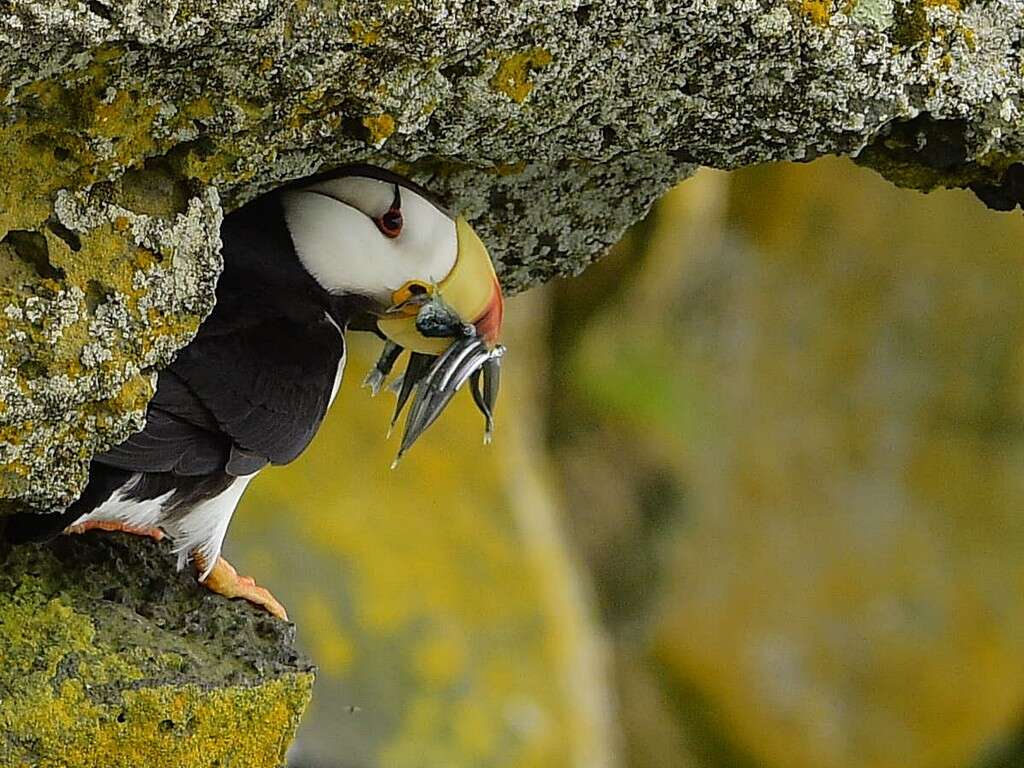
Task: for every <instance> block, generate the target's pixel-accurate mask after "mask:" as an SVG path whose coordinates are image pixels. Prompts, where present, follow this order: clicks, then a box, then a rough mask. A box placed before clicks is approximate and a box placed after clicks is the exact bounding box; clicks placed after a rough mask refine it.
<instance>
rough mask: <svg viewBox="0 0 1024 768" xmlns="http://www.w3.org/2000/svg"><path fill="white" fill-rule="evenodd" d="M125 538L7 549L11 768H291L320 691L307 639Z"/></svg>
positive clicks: (0, 632) (4, 627)
mask: <svg viewBox="0 0 1024 768" xmlns="http://www.w3.org/2000/svg"><path fill="white" fill-rule="evenodd" d="M166 550H167V548H166V547H160V546H159V545H157V544H155V543H154V542H150V541H148V540H140V539H138V538H137V537H125V536H122V535H92V534H90V535H85V536H75V537H61V538H59V539H57V540H55V541H54V542H52V543H50V544H47V545H35V546H23V547H18V548H16V549H13V550H12V549H9V548H4V547H3V546H2V545H0V765H5V766H15V765H32V766H38V767H39V768H65V767H66V766H75V768H122V767H123V768H139V767H140V766H147V768H191V767H192V766H197V767H198V766H210V765H244V766H246V767H247V768H264V767H266V768H270V767H271V766H278V765H281V764H282V763H283V761H284V756H285V750H286V749H287V748H288V745H289V744H290V743H291V739H292V736H293V734H294V732H295V728H296V726H297V724H298V720H299V717H300V716H301V714H302V712H303V710H304V709H305V707H306V704H307V703H308V700H309V696H310V691H311V687H312V683H313V674H312V668H311V667H310V664H309V663H308V662H307V661H306V660H305V659H303V658H301V657H300V656H299V655H298V654H297V653H296V652H295V651H294V649H293V647H292V640H293V633H294V630H293V628H292V627H291V625H288V624H285V623H284V622H280V621H277V620H276V619H273V618H271V617H269V616H267V615H266V614H264V613H262V612H260V611H259V610H257V609H255V608H253V607H252V606H250V605H248V604H246V603H241V602H229V601H226V600H224V599H223V598H221V597H218V596H215V595H213V594H211V593H208V592H206V591H205V590H202V589H199V588H197V586H196V584H195V580H194V579H193V578H192V577H190V576H188V575H185V574H180V575H175V573H174V558H173V556H172V555H171V554H170V553H169V551H166Z"/></svg>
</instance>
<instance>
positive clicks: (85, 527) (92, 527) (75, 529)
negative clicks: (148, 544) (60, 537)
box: [64, 520, 164, 541]
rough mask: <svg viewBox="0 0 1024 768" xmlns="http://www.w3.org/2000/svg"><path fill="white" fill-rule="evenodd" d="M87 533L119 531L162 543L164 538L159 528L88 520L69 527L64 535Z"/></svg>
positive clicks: (111, 521)
mask: <svg viewBox="0 0 1024 768" xmlns="http://www.w3.org/2000/svg"><path fill="white" fill-rule="evenodd" d="M86 531H119V532H120V533H130V534H132V535H134V536H148V537H149V538H151V539H153V540H154V541H160V540H161V539H162V538H163V537H164V532H163V531H162V530H160V529H159V528H143V527H141V526H138V525H128V524H127V523H117V522H114V521H113V520H87V521H86V522H84V523H78V524H77V525H69V526H68V527H67V528H65V529H64V533H85V532H86Z"/></svg>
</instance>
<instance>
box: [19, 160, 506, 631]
mask: <svg viewBox="0 0 1024 768" xmlns="http://www.w3.org/2000/svg"><path fill="white" fill-rule="evenodd" d="M221 240H222V243H223V257H224V269H223V272H222V273H221V275H220V278H219V280H218V283H217V289H216V305H215V307H214V309H213V311H212V313H211V314H210V315H209V317H207V318H206V320H205V321H204V322H203V323H202V324H201V325H200V327H199V330H198V333H197V335H196V337H195V338H194V339H193V340H192V342H191V343H189V344H188V345H187V346H186V347H185V348H184V349H182V350H181V351H180V352H179V353H178V355H177V357H176V359H175V360H174V362H172V363H171V364H170V365H169V366H168V367H166V368H164V369H163V370H161V371H160V372H159V374H158V377H157V387H156V393H155V395H154V396H153V398H152V400H151V401H150V403H149V406H148V409H147V413H146V426H145V428H144V429H143V430H142V431H141V432H139V433H137V434H134V435H132V436H131V437H129V438H128V439H127V440H125V441H124V442H123V443H121V444H119V445H117V446H114V447H113V448H111V449H110V450H108V451H106V452H104V453H101V454H98V455H96V456H95V457H94V458H93V460H92V463H91V465H90V471H89V480H88V483H87V485H86V487H85V489H84V491H83V493H82V494H81V496H80V497H79V499H78V500H77V501H75V502H74V503H72V504H71V505H70V506H69V507H68V508H67V510H65V511H64V512H63V513H62V514H56V515H34V514H23V515H16V516H15V519H14V520H13V521H11V523H10V525H9V527H8V530H7V537H8V538H9V539H12V540H14V541H19V540H20V541H24V540H27V539H33V538H41V537H46V536H48V535H53V534H55V533H59V532H61V531H64V532H66V533H81V532H84V531H88V530H92V529H101V530H117V531H126V532H129V533H136V534H141V535H147V536H152V537H154V538H158V539H159V538H163V537H164V536H167V537H169V538H170V539H171V541H172V543H173V547H174V552H175V553H176V554H177V558H178V560H177V564H178V569H179V570H181V569H183V568H185V567H186V566H187V565H189V564H192V565H193V566H194V568H195V570H196V574H197V577H198V580H199V582H200V583H202V584H204V585H205V586H206V587H208V588H209V589H211V590H213V591H214V592H217V593H219V594H222V595H225V596H227V597H239V598H244V599H246V600H248V601H250V602H252V603H254V604H256V605H259V606H262V607H263V608H265V609H266V610H267V611H269V612H270V613H272V614H274V615H275V616H278V617H280V618H282V619H286V618H287V615H286V613H285V609H284V607H283V606H282V605H281V604H280V603H279V602H278V601H277V600H276V599H275V598H274V596H273V595H272V594H271V593H270V592H269V591H268V590H266V589H263V588H261V587H259V586H257V585H256V584H255V583H254V581H253V580H252V579H251V578H246V577H242V576H239V575H238V573H237V572H236V571H235V569H234V568H233V567H232V566H231V565H230V564H229V563H228V562H227V561H226V560H225V559H224V558H223V557H221V554H220V553H221V547H222V543H223V541H224V537H225V535H226V533H227V530H228V525H229V524H230V522H231V518H232V515H233V514H234V511H235V507H236V506H237V504H238V502H239V499H240V498H241V496H242V494H243V492H244V491H245V488H246V486H247V485H248V483H249V482H250V481H251V480H252V478H253V477H254V476H255V475H256V474H257V473H258V472H260V471H261V470H262V469H264V468H265V467H266V466H268V465H271V464H287V463H288V462H290V461H292V460H293V459H295V458H296V457H297V456H299V454H301V453H302V452H303V451H304V450H305V449H306V447H307V446H308V445H309V443H310V441H311V440H312V439H313V437H314V435H316V432H317V430H318V429H319V427H320V424H321V422H322V421H323V418H324V415H325V413H326V412H327V409H328V407H329V406H330V405H331V403H332V402H333V400H334V397H335V395H336V394H337V392H338V387H339V385H340V383H341V377H342V374H343V372H344V368H345V334H346V333H347V332H349V331H355V330H362V331H371V332H373V333H376V334H377V335H378V336H380V337H381V338H382V339H383V340H384V341H385V344H384V349H383V352H382V354H381V356H380V359H379V361H378V362H377V364H376V366H375V367H374V368H373V369H372V370H371V371H370V374H369V376H367V379H366V384H367V385H368V386H369V387H370V388H371V389H372V391H373V393H374V394H376V393H377V391H378V390H379V389H380V388H381V386H382V385H383V383H384V381H385V379H386V377H387V376H388V375H389V373H390V372H391V370H392V368H393V366H394V365H395V364H396V362H397V361H398V359H399V358H400V356H401V355H402V354H403V352H406V351H408V352H409V358H408V363H407V365H406V368H405V372H404V373H403V374H401V375H400V376H398V377H397V378H396V379H395V380H394V381H393V382H392V388H393V389H394V391H395V392H396V394H397V397H398V402H397V406H396V408H395V414H394V417H393V419H392V426H394V425H395V422H396V421H397V420H398V418H399V416H400V415H401V413H402V412H403V409H404V408H405V406H406V405H407V404H409V408H408V415H407V417H406V422H405V426H404V432H403V435H402V439H401V445H400V448H399V452H398V456H399V457H401V455H402V454H403V453H405V452H406V451H407V450H408V449H409V448H410V446H411V445H412V444H413V443H414V442H415V441H416V439H417V438H418V437H419V436H420V435H421V434H423V432H424V430H426V429H427V427H429V426H430V424H431V423H433V421H434V420H435V419H436V418H437V417H438V415H439V414H440V413H441V411H442V410H443V409H444V408H445V406H446V405H447V404H448V402H450V400H451V398H452V397H453V395H454V394H455V392H456V391H457V390H458V389H459V388H460V387H462V385H463V384H465V383H466V382H467V381H468V382H469V383H470V390H471V392H472V394H473V399H474V401H475V402H476V404H477V406H478V407H479V408H480V410H481V411H482V412H483V414H484V417H485V420H486V426H485V440H489V438H490V434H491V429H492V412H493V408H494V404H495V400H496V397H497V391H498V381H499V376H498V374H499V370H500V369H499V364H500V361H501V357H502V355H503V353H504V347H503V346H501V345H500V344H499V343H498V340H499V335H500V332H501V326H502V314H503V299H502V293H501V288H500V285H499V283H498V279H497V277H496V275H495V271H494V267H493V265H492V263H491V259H490V256H489V255H488V252H487V249H486V248H485V247H484V244H483V243H482V241H481V240H480V238H479V237H478V236H477V234H476V233H475V232H474V231H473V229H472V228H471V227H470V225H469V224H468V223H467V222H466V220H465V219H463V218H462V217H457V216H454V215H452V214H451V213H450V212H449V211H447V210H446V209H445V208H444V207H443V206H441V205H440V204H439V203H438V202H437V201H436V200H435V199H434V198H433V197H432V196H431V195H430V194H428V193H427V192H426V191H425V190H423V189H422V188H420V187H418V186H416V185H415V184H413V183H412V182H411V181H409V180H408V179H405V178H403V177H401V176H399V175H396V174H394V173H391V172H389V171H387V170H384V169H382V168H377V167H372V166H365V165H360V166H346V167H343V168H340V169H336V170H334V171H331V172H328V173H325V174H320V175H317V176H312V177H309V178H305V179H301V180H299V181H296V182H293V183H290V184H287V185H285V186H283V187H279V188H277V189H275V190H273V191H271V192H269V193H267V194H264V195H262V196H260V197H258V198H256V199H254V200H253V201H251V202H249V203H248V204H246V205H244V206H242V207H241V208H239V209H237V210H235V211H234V212H232V213H230V214H228V215H227V216H225V218H224V221H223V224H222V226H221ZM396 462H397V458H396Z"/></svg>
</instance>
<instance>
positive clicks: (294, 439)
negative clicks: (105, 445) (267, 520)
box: [95, 317, 344, 475]
mask: <svg viewBox="0 0 1024 768" xmlns="http://www.w3.org/2000/svg"><path fill="white" fill-rule="evenodd" d="M343 353H344V341H343V339H342V337H341V334H340V332H339V331H338V329H337V328H336V327H335V326H334V325H333V324H331V323H330V322H329V321H328V320H327V319H326V318H323V319H320V320H313V321H310V322H299V321H296V320H289V319H286V318H283V317H276V318H269V319H264V320H261V321H259V322H257V323H255V324H253V325H249V326H245V327H236V328H233V329H232V330H231V331H230V332H227V333H223V332H221V333H216V334H210V333H202V332H200V334H199V335H198V336H197V337H196V338H195V339H194V340H193V341H192V343H191V344H189V345H188V346H187V347H186V348H185V349H184V350H182V351H181V352H180V353H179V355H178V358H177V359H176V360H175V361H174V363H172V364H171V366H170V367H169V368H168V369H166V370H164V371H161V372H160V375H159V379H158V383H157V391H156V395H155V396H154V397H153V400H152V401H151V402H150V405H149V410H148V412H147V421H146V427H145V429H143V430H142V432H139V433H138V434H136V435H133V436H132V437H130V438H129V439H128V440H126V441H125V442H124V443H121V444H120V445H118V446H116V447H114V448H112V449H111V450H109V451H107V452H106V453H104V454H100V455H98V456H96V457H95V460H96V461H98V462H100V463H102V464H106V465H108V466H113V467H118V468H120V469H127V470H131V471H133V472H173V473H174V474H177V475H205V474H210V473H212V472H220V471H226V472H228V474H231V475H243V474H250V473H252V472H255V471H256V470H258V469H260V468H261V467H263V466H265V465H266V464H267V463H273V464H286V463H288V462H290V461H292V460H293V459H295V458H296V457H297V456H298V455H299V454H300V453H302V451H303V450H305V448H306V446H307V445H309V443H310V441H311V440H312V439H313V435H315V434H316V431H317V429H319V427H320V423H321V422H322V421H323V417H324V414H325V413H326V411H327V406H328V405H329V403H330V397H331V392H332V390H333V386H334V381H335V377H336V375H337V373H338V365H339V363H340V361H341V357H342V355H343Z"/></svg>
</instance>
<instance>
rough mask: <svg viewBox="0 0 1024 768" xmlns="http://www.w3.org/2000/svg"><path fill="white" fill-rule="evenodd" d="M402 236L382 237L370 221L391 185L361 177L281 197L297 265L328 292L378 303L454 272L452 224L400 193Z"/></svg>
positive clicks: (384, 205)
mask: <svg viewBox="0 0 1024 768" xmlns="http://www.w3.org/2000/svg"><path fill="white" fill-rule="evenodd" d="M400 192H401V200H402V218H403V225H402V232H401V234H399V235H398V237H396V238H389V237H387V236H385V235H384V234H383V233H382V232H381V231H380V230H379V229H378V228H377V225H376V224H375V223H374V222H373V220H372V218H371V217H374V216H380V215H381V214H383V213H384V212H385V211H387V210H388V208H390V207H391V203H392V200H393V199H394V193H395V186H394V184H391V183H390V182H384V181H380V180H378V179H370V178H366V177H362V176H354V177H344V178H339V179H332V180H330V181H325V182H319V183H317V184H315V185H313V186H310V187H307V188H304V189H299V190H294V191H289V192H286V193H285V194H284V196H283V202H284V211H285V220H286V222H287V223H288V229H289V232H290V233H291V236H292V241H293V242H294V243H295V250H296V253H297V254H298V257H299V260H300V261H301V262H302V265H303V266H304V267H305V268H306V270H307V271H308V272H309V273H310V274H311V275H312V276H313V277H314V278H315V279H316V281H317V282H318V283H320V285H321V286H323V287H324V289H326V290H327V291H329V292H330V293H334V294H342V293H353V294H359V295H363V296H370V297H372V298H375V299H377V300H379V301H381V302H382V303H386V302H388V301H390V299H391V294H392V292H394V291H396V290H398V289H399V288H401V287H402V286H403V285H405V284H406V283H407V282H409V281H410V280H419V281H422V282H426V283H438V282H440V281H441V280H443V279H444V278H445V277H446V276H447V275H448V273H449V272H450V271H451V269H452V267H453V266H454V265H455V257H456V255H457V254H456V252H457V250H458V240H457V238H456V233H455V222H454V221H453V220H452V219H450V218H448V216H446V215H445V214H444V213H443V212H441V211H439V210H438V209H437V208H436V207H434V206H433V205H431V204H430V203H429V202H428V201H427V200H425V199H423V197H421V196H420V195H418V194H416V193H415V192H413V191H412V190H410V189H407V188H405V187H401V188H400Z"/></svg>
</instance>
